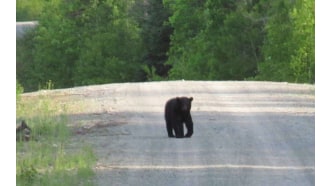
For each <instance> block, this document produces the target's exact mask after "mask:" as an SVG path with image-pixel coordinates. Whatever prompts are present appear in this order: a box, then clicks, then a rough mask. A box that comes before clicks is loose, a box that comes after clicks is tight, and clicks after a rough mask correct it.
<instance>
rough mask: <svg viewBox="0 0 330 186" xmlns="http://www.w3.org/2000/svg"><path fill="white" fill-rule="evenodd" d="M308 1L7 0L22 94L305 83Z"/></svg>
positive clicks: (310, 41)
mask: <svg viewBox="0 0 330 186" xmlns="http://www.w3.org/2000/svg"><path fill="white" fill-rule="evenodd" d="M314 15H315V9H314V1H313V0H272V1H269V0H125V1H123V0H48V1H43V0H29V1H26V0H16V20H17V21H30V20H37V21H38V26H37V27H35V28H34V29H32V30H29V31H28V32H26V34H25V35H24V37H22V38H19V39H17V40H16V78H17V82H19V83H20V84H21V85H22V86H23V87H24V89H25V91H26V92H28V91H35V90H38V89H40V88H43V87H45V86H46V85H47V86H49V84H51V86H52V88H66V87H74V86H81V85H90V84H102V83H114V82H136V81H154V80H176V79H186V80H263V81H286V82H296V83H314V79H315V56H314V55H315V52H314V51H315V44H314V43H315V42H314V36H315V30H314V28H315V19H314Z"/></svg>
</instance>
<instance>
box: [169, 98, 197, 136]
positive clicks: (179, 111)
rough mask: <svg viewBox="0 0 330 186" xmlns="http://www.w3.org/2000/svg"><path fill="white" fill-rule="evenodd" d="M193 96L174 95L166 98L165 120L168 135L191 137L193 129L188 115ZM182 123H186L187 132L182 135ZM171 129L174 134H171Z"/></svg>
mask: <svg viewBox="0 0 330 186" xmlns="http://www.w3.org/2000/svg"><path fill="white" fill-rule="evenodd" d="M192 100H193V98H192V97H191V98H187V97H176V98H172V99H170V100H168V101H167V102H166V105H165V121H166V129H167V133H168V137H170V138H171V137H176V138H183V137H191V136H192V134H193V132H194V129H193V122H192V119H191V115H190V108H191V102H192ZM183 123H185V124H186V127H187V134H186V135H184V132H183ZM173 130H174V132H175V136H174V135H173Z"/></svg>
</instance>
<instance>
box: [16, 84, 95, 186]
mask: <svg viewBox="0 0 330 186" xmlns="http://www.w3.org/2000/svg"><path fill="white" fill-rule="evenodd" d="M16 93H17V94H20V93H21V91H16ZM16 98H17V104H16V107H17V108H16V111H17V113H16V117H17V120H18V122H19V121H20V120H21V119H24V120H25V121H26V122H27V124H28V125H29V127H30V128H31V129H32V134H31V138H32V139H31V140H30V141H29V142H17V143H16V185H29V186H30V185H61V186H64V185H70V186H71V185H94V182H93V179H94V172H93V170H92V167H93V165H94V163H95V160H96V158H95V155H94V153H93V151H92V148H91V147H90V146H88V145H86V144H77V145H76V147H75V148H74V149H73V148H72V147H70V148H69V147H68V146H69V144H70V143H71V142H70V138H71V132H70V129H69V128H68V126H67V122H68V120H67V116H66V113H65V112H66V111H65V110H66V109H65V108H64V106H59V105H57V104H55V103H54V101H53V100H51V99H50V98H48V97H47V96H39V97H37V98H34V99H28V98H27V99H24V100H23V99H22V98H21V97H20V96H19V95H17V96H16ZM71 146H72V145H71Z"/></svg>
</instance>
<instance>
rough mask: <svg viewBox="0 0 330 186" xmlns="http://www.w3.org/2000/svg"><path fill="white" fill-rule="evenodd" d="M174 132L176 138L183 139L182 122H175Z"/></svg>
mask: <svg viewBox="0 0 330 186" xmlns="http://www.w3.org/2000/svg"><path fill="white" fill-rule="evenodd" d="M174 131H175V137H176V138H183V137H184V132H183V122H181V121H176V123H175V126H174Z"/></svg>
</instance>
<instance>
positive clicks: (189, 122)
mask: <svg viewBox="0 0 330 186" xmlns="http://www.w3.org/2000/svg"><path fill="white" fill-rule="evenodd" d="M185 124H186V127H187V131H188V132H187V134H186V135H185V137H186V138H190V137H191V136H192V135H193V133H194V124H193V122H192V119H191V115H190V114H189V115H188V117H187V119H186V121H185Z"/></svg>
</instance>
